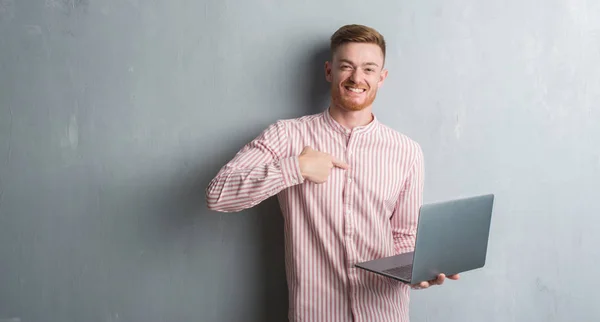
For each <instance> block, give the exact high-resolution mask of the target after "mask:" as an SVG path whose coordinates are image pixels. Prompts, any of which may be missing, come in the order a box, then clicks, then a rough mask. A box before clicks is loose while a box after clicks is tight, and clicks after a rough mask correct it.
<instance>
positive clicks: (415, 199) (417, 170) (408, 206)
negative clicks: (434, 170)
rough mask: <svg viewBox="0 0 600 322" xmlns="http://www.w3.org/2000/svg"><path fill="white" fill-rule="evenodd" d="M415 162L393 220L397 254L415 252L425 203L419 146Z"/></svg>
mask: <svg viewBox="0 0 600 322" xmlns="http://www.w3.org/2000/svg"><path fill="white" fill-rule="evenodd" d="M414 155H415V156H414V161H413V163H412V166H411V167H410V170H409V172H408V175H407V178H406V181H405V184H404V187H403V189H402V192H401V193H400V197H399V198H398V202H397V203H396V208H395V210H394V214H393V215H392V218H391V226H392V234H393V238H394V247H395V251H396V254H401V253H406V252H410V251H414V248H415V239H416V235H417V223H418V220H419V210H420V207H421V205H422V203H423V186H424V180H423V179H424V160H423V151H422V150H421V147H420V146H419V145H417V149H416V151H415V154H414Z"/></svg>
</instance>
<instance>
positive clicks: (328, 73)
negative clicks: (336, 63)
mask: <svg viewBox="0 0 600 322" xmlns="http://www.w3.org/2000/svg"><path fill="white" fill-rule="evenodd" d="M331 68H332V66H331V62H330V61H326V62H325V79H326V80H327V81H328V82H330V83H331V82H332V81H333V76H332V75H331Z"/></svg>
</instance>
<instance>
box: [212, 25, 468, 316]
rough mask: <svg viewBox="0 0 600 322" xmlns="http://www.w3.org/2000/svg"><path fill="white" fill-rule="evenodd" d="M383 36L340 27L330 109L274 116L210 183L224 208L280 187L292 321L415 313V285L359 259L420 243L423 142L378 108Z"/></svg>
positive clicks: (329, 71)
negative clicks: (386, 120) (383, 118)
mask: <svg viewBox="0 0 600 322" xmlns="http://www.w3.org/2000/svg"><path fill="white" fill-rule="evenodd" d="M385 46H386V45H385V40H384V38H383V36H382V35H380V34H379V33H378V32H377V31H376V30H374V29H372V28H370V27H367V26H362V25H347V26H343V27H341V28H340V29H339V30H337V31H336V32H335V33H334V34H333V35H332V37H331V61H328V62H326V63H325V73H326V78H327V81H328V82H330V83H331V104H330V106H329V108H327V109H326V110H325V111H324V112H323V113H319V114H316V115H307V116H303V117H300V118H296V119H288V120H279V121H277V122H275V123H273V124H271V125H270V126H269V127H268V128H266V129H265V130H264V131H263V132H262V133H261V134H260V136H258V137H257V138H255V139H254V140H253V141H252V142H250V143H248V144H247V145H246V146H244V147H243V148H242V149H241V150H240V151H239V152H238V153H237V154H236V155H235V157H234V158H233V159H232V160H231V161H230V162H228V163H227V164H226V165H225V166H224V167H223V168H222V169H221V170H220V171H219V173H218V174H217V175H216V177H215V178H214V179H213V180H212V181H211V182H210V184H209V186H208V188H207V191H206V198H207V204H208V207H209V208H210V209H213V210H217V211H222V212H237V211H241V210H244V209H247V208H250V207H253V206H255V205H257V204H258V203H260V202H262V201H263V200H265V199H267V198H269V197H271V196H274V195H277V197H278V200H279V203H280V205H281V210H282V212H283V218H284V229H285V263H286V274H287V283H288V288H289V319H290V320H291V321H311V322H316V321H377V322H384V321H408V320H409V315H408V301H409V294H408V292H409V287H408V286H407V285H405V284H403V283H401V282H397V281H395V280H393V279H390V278H387V277H383V276H380V275H377V274H373V273H370V272H366V271H363V270H360V269H357V268H355V267H354V264H355V263H357V262H361V261H367V260H371V259H375V258H380V257H385V256H390V255H394V254H399V253H403V252H407V251H412V250H413V249H414V244H415V234H416V227H417V219H418V212H419V207H420V206H421V203H422V193H423V172H424V166H423V154H422V151H421V148H420V146H419V144H417V143H416V142H414V141H413V140H411V139H410V138H408V137H407V136H405V135H403V134H401V133H398V132H396V131H395V130H393V129H391V128H389V127H387V126H385V125H383V124H382V123H381V122H380V121H379V120H378V119H377V118H376V117H375V116H374V114H373V112H372V104H373V101H374V100H375V97H376V94H377V90H378V89H379V88H380V87H381V86H382V84H383V82H384V80H385V78H386V77H387V73H388V72H387V70H385V69H384V62H385V53H386V47H385ZM449 278H452V279H458V275H455V276H450V277H449ZM444 279H445V276H444V275H443V274H441V275H440V276H439V278H438V279H437V280H434V281H424V282H423V283H420V284H417V285H413V287H414V288H426V287H428V286H430V285H433V284H442V283H443V282H444Z"/></svg>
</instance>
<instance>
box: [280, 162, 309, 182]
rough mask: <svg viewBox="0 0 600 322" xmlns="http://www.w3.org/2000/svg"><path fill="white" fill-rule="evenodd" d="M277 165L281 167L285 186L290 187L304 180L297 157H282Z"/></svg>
mask: <svg viewBox="0 0 600 322" xmlns="http://www.w3.org/2000/svg"><path fill="white" fill-rule="evenodd" d="M279 165H280V167H281V173H282V175H283V182H284V185H285V187H291V186H294V185H297V184H301V183H303V182H304V177H303V176H302V173H301V172H300V162H298V157H290V158H286V159H282V160H281V162H280V163H279Z"/></svg>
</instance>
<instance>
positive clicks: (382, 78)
mask: <svg viewBox="0 0 600 322" xmlns="http://www.w3.org/2000/svg"><path fill="white" fill-rule="evenodd" d="M387 76H388V70H387V69H385V68H384V69H383V70H382V71H381V74H380V75H379V82H377V87H381V86H383V82H384V81H385V79H386V78H387Z"/></svg>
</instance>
